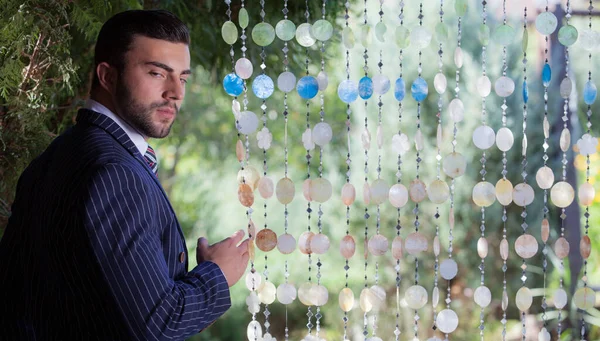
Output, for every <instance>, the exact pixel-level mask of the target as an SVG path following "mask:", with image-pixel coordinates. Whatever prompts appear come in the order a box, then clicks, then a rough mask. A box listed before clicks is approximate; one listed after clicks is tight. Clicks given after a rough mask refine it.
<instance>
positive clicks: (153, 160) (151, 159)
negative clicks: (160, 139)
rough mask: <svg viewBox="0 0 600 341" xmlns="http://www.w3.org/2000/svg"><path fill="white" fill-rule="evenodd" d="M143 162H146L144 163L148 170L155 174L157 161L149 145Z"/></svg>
mask: <svg viewBox="0 0 600 341" xmlns="http://www.w3.org/2000/svg"><path fill="white" fill-rule="evenodd" d="M144 160H146V163H148V166H149V167H150V169H152V171H153V172H154V174H157V173H158V160H157V159H156V153H155V152H154V149H152V147H150V145H148V149H146V154H144Z"/></svg>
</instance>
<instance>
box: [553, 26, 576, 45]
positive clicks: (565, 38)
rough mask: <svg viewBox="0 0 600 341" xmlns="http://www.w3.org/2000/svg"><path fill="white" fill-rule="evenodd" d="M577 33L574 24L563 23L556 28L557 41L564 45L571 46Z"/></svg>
mask: <svg viewBox="0 0 600 341" xmlns="http://www.w3.org/2000/svg"><path fill="white" fill-rule="evenodd" d="M578 35H579V33H578V32H577V29H576V28H575V26H572V25H564V26H563V27H561V28H560V30H558V41H559V42H560V43H561V44H563V45H564V46H571V45H573V44H575V42H576V41H577V36H578Z"/></svg>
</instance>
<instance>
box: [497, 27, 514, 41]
mask: <svg viewBox="0 0 600 341" xmlns="http://www.w3.org/2000/svg"><path fill="white" fill-rule="evenodd" d="M494 40H495V41H496V42H498V44H500V45H503V46H507V45H510V44H511V43H512V42H513V41H514V40H515V29H514V28H512V27H511V26H509V25H506V24H504V25H500V26H498V28H496V30H495V31H494Z"/></svg>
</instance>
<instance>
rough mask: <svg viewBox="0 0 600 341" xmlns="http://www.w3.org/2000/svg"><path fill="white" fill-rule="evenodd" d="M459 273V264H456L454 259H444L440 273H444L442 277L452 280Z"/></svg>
mask: <svg viewBox="0 0 600 341" xmlns="http://www.w3.org/2000/svg"><path fill="white" fill-rule="evenodd" d="M457 273H458V265H457V264H456V261H455V260H454V259H451V258H449V259H444V260H443V261H442V262H441V263H440V274H441V275H442V278H444V279H446V280H451V279H453V278H454V277H456V274H457Z"/></svg>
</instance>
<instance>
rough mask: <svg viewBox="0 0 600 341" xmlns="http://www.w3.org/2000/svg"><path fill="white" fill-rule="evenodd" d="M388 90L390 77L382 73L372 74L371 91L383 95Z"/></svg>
mask: <svg viewBox="0 0 600 341" xmlns="http://www.w3.org/2000/svg"><path fill="white" fill-rule="evenodd" d="M389 90H390V79H389V78H388V77H387V76H386V75H384V74H377V75H375V76H373V91H374V92H375V93H376V94H378V95H384V94H385V93H387V92H388V91H389Z"/></svg>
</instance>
